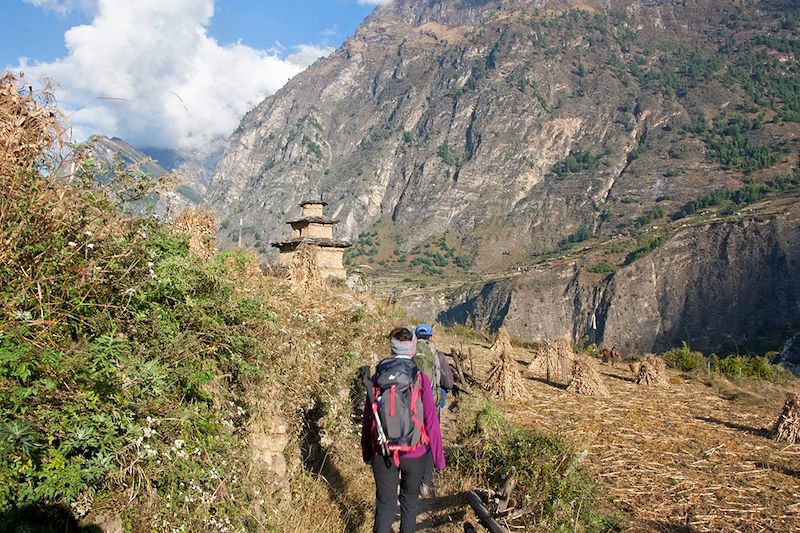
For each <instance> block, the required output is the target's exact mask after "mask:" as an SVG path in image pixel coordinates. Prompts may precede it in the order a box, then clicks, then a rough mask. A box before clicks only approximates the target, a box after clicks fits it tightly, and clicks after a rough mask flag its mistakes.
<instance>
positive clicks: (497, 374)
mask: <svg viewBox="0 0 800 533" xmlns="http://www.w3.org/2000/svg"><path fill="white" fill-rule="evenodd" d="M491 353H492V354H493V355H495V356H496V361H495V363H494V364H493V365H492V369H491V370H490V371H489V375H488V376H487V377H486V381H485V382H484V384H483V388H484V389H485V390H487V391H491V392H493V393H494V394H495V395H497V396H498V397H500V398H502V399H504V400H518V399H521V398H522V397H523V396H524V386H525V385H524V382H523V380H522V375H521V374H520V372H519V370H517V368H516V367H515V366H514V361H513V348H512V347H511V336H510V335H509V334H508V331H507V330H506V329H505V328H500V331H498V332H497V338H496V339H495V341H494V344H492V347H491Z"/></svg>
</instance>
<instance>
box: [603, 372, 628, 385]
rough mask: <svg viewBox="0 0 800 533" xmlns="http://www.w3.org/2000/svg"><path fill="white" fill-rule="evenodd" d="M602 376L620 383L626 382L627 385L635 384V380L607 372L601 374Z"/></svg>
mask: <svg viewBox="0 0 800 533" xmlns="http://www.w3.org/2000/svg"><path fill="white" fill-rule="evenodd" d="M601 374H602V375H604V376H608V377H610V378H614V379H618V380H620V381H627V382H628V383H636V379H635V378H629V377H627V376H620V375H619V374H610V373H608V372H601Z"/></svg>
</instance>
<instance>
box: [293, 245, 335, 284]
mask: <svg viewBox="0 0 800 533" xmlns="http://www.w3.org/2000/svg"><path fill="white" fill-rule="evenodd" d="M289 281H291V282H292V283H294V285H295V286H296V287H297V288H299V289H300V290H302V291H312V290H324V289H325V288H327V285H326V284H325V278H324V277H323V276H322V269H321V268H320V267H319V263H317V255H316V253H314V248H313V247H312V246H310V245H308V244H307V243H305V242H302V243H300V245H299V246H298V247H297V249H296V250H295V252H294V255H293V258H292V264H291V266H290V267H289Z"/></svg>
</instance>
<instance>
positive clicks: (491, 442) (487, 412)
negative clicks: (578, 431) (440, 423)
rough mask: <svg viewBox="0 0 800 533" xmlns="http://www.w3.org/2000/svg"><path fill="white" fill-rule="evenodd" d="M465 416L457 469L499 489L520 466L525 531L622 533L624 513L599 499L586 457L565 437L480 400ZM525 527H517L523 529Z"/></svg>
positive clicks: (518, 493)
mask: <svg viewBox="0 0 800 533" xmlns="http://www.w3.org/2000/svg"><path fill="white" fill-rule="evenodd" d="M470 409H471V411H470V415H469V416H465V417H464V418H463V423H462V427H461V428H460V431H461V433H462V434H461V435H460V438H459V439H458V442H460V443H461V445H460V446H459V447H458V448H457V449H456V450H455V453H454V457H453V461H452V463H453V466H454V467H455V468H456V469H457V470H458V471H459V473H460V474H462V475H464V476H465V477H467V478H468V479H472V480H473V484H474V485H476V486H481V487H492V488H495V489H496V488H497V487H499V486H500V485H502V480H503V476H505V475H506V474H507V473H508V472H509V470H510V469H511V467H512V466H513V467H515V468H516V471H517V473H516V478H515V479H516V485H515V488H514V499H515V501H516V507H517V508H527V509H530V510H531V511H532V512H531V513H530V514H528V515H527V516H526V517H524V518H523V519H520V520H521V521H522V523H524V526H525V527H526V531H621V530H623V529H624V527H625V525H626V520H625V518H624V516H623V515H622V513H621V512H620V511H618V510H617V509H615V508H614V507H613V505H612V504H611V503H610V502H609V501H606V500H605V499H604V498H603V497H602V496H600V491H599V488H598V487H597V486H596V485H595V484H594V483H593V482H592V481H591V479H590V477H589V474H588V473H587V472H586V471H585V470H584V468H583V467H582V465H581V459H582V454H581V453H579V452H578V451H577V450H575V449H574V448H573V447H571V446H570V445H569V444H568V443H567V442H566V441H564V440H563V439H561V438H559V437H557V436H554V435H550V434H547V433H543V432H541V431H537V430H535V429H532V428H527V427H524V426H520V425H518V424H514V423H511V422H508V421H507V420H506V419H505V418H504V417H503V415H502V414H501V413H500V412H499V411H497V410H496V408H494V407H493V406H491V405H490V404H487V403H482V402H479V403H477V404H475V405H472V406H470ZM522 523H520V524H518V525H523V524H522Z"/></svg>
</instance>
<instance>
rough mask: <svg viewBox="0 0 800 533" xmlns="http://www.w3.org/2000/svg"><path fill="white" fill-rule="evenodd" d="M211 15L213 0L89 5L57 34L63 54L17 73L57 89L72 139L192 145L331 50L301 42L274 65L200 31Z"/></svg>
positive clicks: (224, 131)
mask: <svg viewBox="0 0 800 533" xmlns="http://www.w3.org/2000/svg"><path fill="white" fill-rule="evenodd" d="M28 1H30V2H31V3H38V4H40V5H42V7H44V4H54V5H55V4H67V3H70V1H73V0H67V1H66V2H65V1H61V2H56V1H55V0H28ZM74 1H79V0H74ZM213 13H214V0H136V1H128V0H97V12H96V15H95V16H94V19H93V20H92V22H91V23H90V24H88V25H84V26H76V27H73V28H71V29H70V30H69V31H67V33H66V34H65V36H64V37H65V41H66V45H67V49H68V50H69V54H68V55H67V56H66V57H64V58H62V59H59V60H56V61H54V62H52V63H33V64H30V63H28V62H27V60H25V59H23V60H21V65H20V67H19V68H20V70H22V71H24V72H25V73H26V76H27V77H28V79H29V80H35V79H38V78H43V77H46V78H51V79H53V80H54V81H55V82H56V83H57V84H58V85H59V86H60V88H61V90H60V91H59V92H58V98H59V102H60V103H61V104H62V105H63V106H64V107H65V109H66V111H67V112H68V113H69V114H70V115H71V118H70V120H71V122H72V124H73V128H74V133H75V136H76V137H77V138H78V139H83V138H86V137H88V136H89V135H92V134H95V133H101V134H104V135H115V136H118V137H121V138H123V139H125V140H126V141H128V142H131V143H132V144H134V145H136V146H140V147H148V146H154V147H171V148H174V147H196V146H201V145H203V144H204V143H206V142H208V141H209V140H211V139H214V138H217V137H220V136H226V135H229V134H230V133H231V132H232V131H233V129H234V128H235V127H236V125H237V124H238V123H239V120H240V119H241V117H242V116H243V115H244V113H246V112H247V111H249V110H250V109H252V108H253V107H255V105H256V104H258V103H259V102H260V101H261V100H263V99H264V97H266V96H267V95H269V94H272V93H273V92H275V91H276V90H278V89H279V88H280V87H281V86H283V84H285V83H286V81H287V80H288V79H289V78H291V77H292V76H294V75H295V74H297V73H298V72H300V71H302V70H303V69H304V68H305V67H306V66H308V65H309V64H311V63H312V62H313V61H314V60H316V59H317V58H319V57H320V56H323V55H326V54H328V53H330V51H331V49H330V48H327V47H316V46H312V45H302V46H299V47H297V48H296V50H295V51H294V52H293V53H291V54H289V56H288V57H287V58H286V59H282V58H280V57H279V56H278V55H277V51H275V50H272V51H263V50H256V49H253V48H250V47H248V46H245V45H243V44H241V43H235V44H232V45H227V46H222V45H220V44H219V43H218V42H217V41H215V40H214V39H212V38H211V37H209V36H208V34H207V32H206V27H207V26H208V24H209V21H210V20H211V17H212V15H213Z"/></svg>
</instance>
